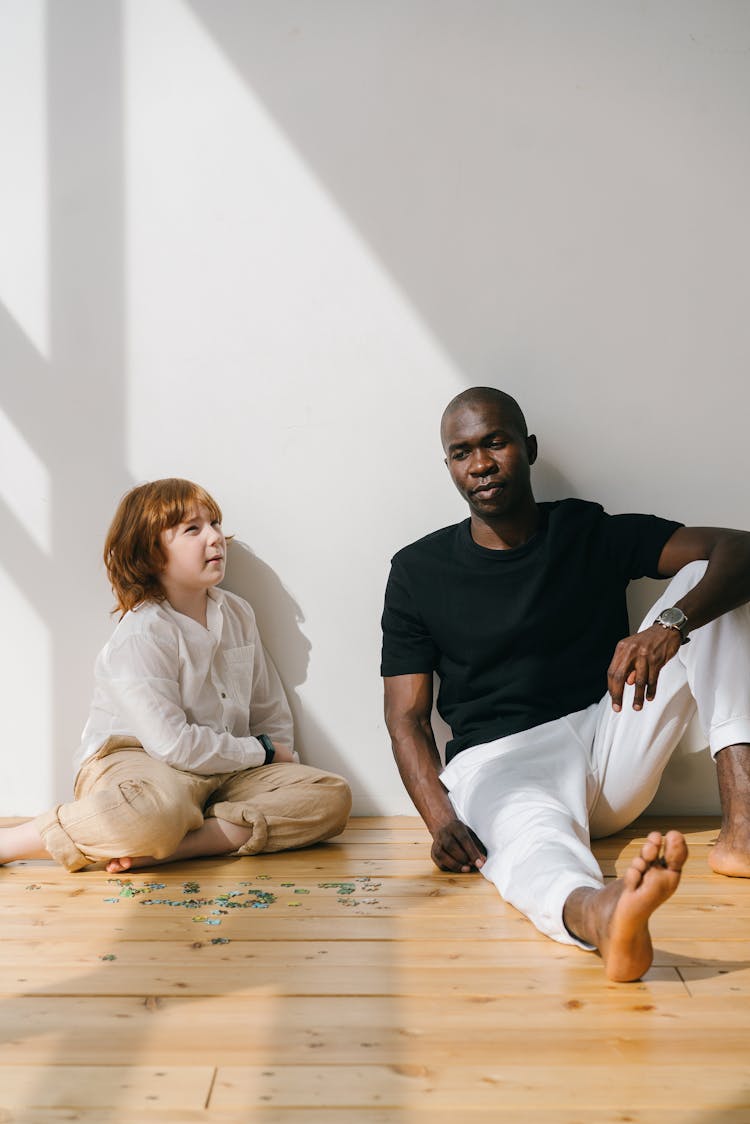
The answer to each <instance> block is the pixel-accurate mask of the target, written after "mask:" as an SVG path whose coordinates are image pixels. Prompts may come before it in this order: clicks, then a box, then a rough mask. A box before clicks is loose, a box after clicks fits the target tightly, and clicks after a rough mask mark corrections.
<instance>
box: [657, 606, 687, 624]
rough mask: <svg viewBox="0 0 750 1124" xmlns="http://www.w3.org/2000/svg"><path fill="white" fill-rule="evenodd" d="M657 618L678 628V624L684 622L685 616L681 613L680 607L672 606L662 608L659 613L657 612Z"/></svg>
mask: <svg viewBox="0 0 750 1124" xmlns="http://www.w3.org/2000/svg"><path fill="white" fill-rule="evenodd" d="M659 619H660V620H662V621H664V624H669V625H673V626H674V627H675V628H679V627H680V625H682V624H684V623H685V621H686V620H687V617H686V616H685V614H684V613H683V611H682V609H675V608H672V609H664V610H663V611H662V612H661V613H659Z"/></svg>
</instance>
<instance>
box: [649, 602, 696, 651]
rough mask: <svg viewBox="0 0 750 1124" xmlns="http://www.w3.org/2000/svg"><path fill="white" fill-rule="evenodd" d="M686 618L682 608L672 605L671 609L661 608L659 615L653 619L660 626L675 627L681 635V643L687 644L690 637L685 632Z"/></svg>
mask: <svg viewBox="0 0 750 1124" xmlns="http://www.w3.org/2000/svg"><path fill="white" fill-rule="evenodd" d="M687 623H688V619H687V617H686V616H685V614H684V613H683V611H682V609H678V608H677V606H676V605H673V606H672V608H671V609H662V611H661V612H660V613H659V616H658V617H657V618H656V620H655V621H654V624H660V625H661V627H662V628H675V629H677V631H678V632H679V634H680V636H681V638H682V639H681V643H683V644H689V643H690V637H689V636H688V634H687Z"/></svg>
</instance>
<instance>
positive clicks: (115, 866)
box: [107, 855, 156, 874]
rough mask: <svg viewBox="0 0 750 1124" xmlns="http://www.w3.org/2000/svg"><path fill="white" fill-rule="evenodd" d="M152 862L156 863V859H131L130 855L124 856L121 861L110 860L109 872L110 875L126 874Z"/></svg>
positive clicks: (108, 864)
mask: <svg viewBox="0 0 750 1124" xmlns="http://www.w3.org/2000/svg"><path fill="white" fill-rule="evenodd" d="M150 862H156V859H151V860H149V859H147V858H143V859H131V858H130V856H129V855H123V856H122V858H119V859H110V860H109V862H108V863H107V871H108V873H109V874H124V873H125V871H126V870H132V869H133V868H134V867H137V866H148V865H149V863H150Z"/></svg>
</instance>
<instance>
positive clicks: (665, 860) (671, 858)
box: [564, 831, 688, 983]
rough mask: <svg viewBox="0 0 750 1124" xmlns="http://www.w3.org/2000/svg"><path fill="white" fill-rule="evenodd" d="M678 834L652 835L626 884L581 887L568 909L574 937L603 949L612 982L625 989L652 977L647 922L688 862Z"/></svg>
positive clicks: (567, 919) (621, 880) (567, 921)
mask: <svg viewBox="0 0 750 1124" xmlns="http://www.w3.org/2000/svg"><path fill="white" fill-rule="evenodd" d="M687 853H688V852H687V844H686V842H685V838H684V836H683V835H681V834H680V832H679V831H670V832H667V835H666V836H665V837H664V838H663V839H662V836H661V834H660V833H659V832H658V831H652V832H651V834H650V835H649V837H648V839H647V840H646V842H645V843H644V844H643V846H642V847H641V853H640V855H637V856H636V858H634V859H633V861H632V863H631V864H630V866H629V867H628V869H627V870H626V872H625V874H624V875H623V877H622V878H618V879H617V880H616V881H615V882H613V883H611V884H610V885H609V886H605V887H604V888H603V889H602V890H595V889H593V888H589V887H581V888H580V889H579V890H574V891H573V893H572V894H571V895H570V897H569V898H568V900H567V902H566V903H565V911H564V919H565V924H566V926H567V927H568V929H569V931H570V932H571V933H573V934H574V935H575V936H577V937H579V938H580V939H581V940H584V941H586V943H587V944H592V945H594V946H595V947H596V948H598V949H599V951H600V953H601V955H602V959H603V960H604V970H605V972H606V973H607V976H608V977H609V978H610V979H611V980H618V981H619V982H621V983H626V982H629V981H631V980H638V979H640V978H641V976H642V975H643V974H644V972H646V971H648V969H649V968H650V966H651V961H652V960H653V956H654V952H653V948H652V945H651V935H650V933H649V931H648V921H649V918H650V917H651V914H652V913H653V912H654V910H655V909H657V908H658V907H659V906H660V905H662V904H663V902H665V901H666V900H667V899H668V898H670V897H671V896H672V894H673V893H674V892H675V890H676V889H677V886H678V884H679V881H680V874H681V872H682V867H683V865H684V863H685V860H686V859H687Z"/></svg>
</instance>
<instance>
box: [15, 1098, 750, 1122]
mask: <svg viewBox="0 0 750 1124" xmlns="http://www.w3.org/2000/svg"><path fill="white" fill-rule="evenodd" d="M698 1111H700V1110H698ZM711 1111H712V1112H713V1113H714V1115H712V1116H711V1117H709V1118H706V1117H705V1116H703V1117H702V1118H701V1116H700V1115H696V1114H695V1109H694V1108H693V1111H692V1113H691V1115H690V1117H687V1118H686V1116H685V1108H684V1107H680V1108H677V1109H669V1108H662V1107H659V1108H646V1109H632V1110H631V1109H629V1108H628V1107H627V1105H618V1106H615V1107H611V1108H610V1107H608V1108H606V1109H604V1108H594V1109H588V1108H586V1107H579V1108H573V1109H570V1110H566V1109H561V1108H557V1107H556V1108H539V1107H538V1106H535V1107H533V1108H530V1109H524V1108H520V1107H518V1106H516V1107H513V1108H510V1109H508V1110H507V1111H506V1110H505V1109H504V1108H503V1105H502V1103H498V1104H497V1105H495V1106H493V1108H489V1109H488V1108H471V1109H467V1110H466V1112H465V1113H462V1114H461V1117H460V1119H461V1121H462V1124H463V1121H464V1120H465V1121H467V1122H469V1124H498V1122H500V1124H624V1122H625V1121H627V1124H748V1111H747V1108H746V1107H745V1106H744V1105H743V1107H740V1108H732V1107H722V1108H721V1109H718V1110H717V1109H713V1110H711ZM252 1119H253V1121H255V1120H257V1121H258V1122H259V1124H456V1110H455V1108H448V1109H441V1108H439V1107H437V1106H436V1107H435V1108H432V1107H416V1106H412V1107H410V1108H408V1109H405V1108H401V1107H399V1108H351V1107H347V1108H338V1109H337V1108H328V1107H326V1108H301V1109H300V1108H260V1109H258V1110H257V1111H256V1112H255V1113H254V1114H253V1117H252ZM70 1121H75V1122H76V1124H132V1116H128V1115H127V1114H126V1113H125V1112H122V1111H121V1110H120V1109H119V1108H111V1109H103V1108H97V1109H76V1110H75V1115H71V1110H70V1109H54V1108H29V1109H22V1110H21V1111H20V1112H18V1113H16V1112H12V1111H9V1112H8V1113H7V1115H6V1116H4V1118H3V1124H62V1122H66V1124H69V1122H70ZM138 1124H248V1116H247V1109H240V1110H239V1111H238V1112H232V1111H229V1112H214V1111H204V1112H200V1111H196V1110H190V1109H178V1110H165V1111H159V1110H148V1109H146V1110H140V1111H139V1114H138Z"/></svg>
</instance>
